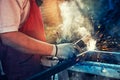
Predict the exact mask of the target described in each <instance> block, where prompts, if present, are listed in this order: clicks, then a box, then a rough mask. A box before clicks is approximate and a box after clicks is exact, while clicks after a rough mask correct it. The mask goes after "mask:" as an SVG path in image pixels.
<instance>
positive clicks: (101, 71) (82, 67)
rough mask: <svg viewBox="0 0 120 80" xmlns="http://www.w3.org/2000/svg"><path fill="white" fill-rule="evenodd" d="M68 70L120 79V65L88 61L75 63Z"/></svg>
mask: <svg viewBox="0 0 120 80" xmlns="http://www.w3.org/2000/svg"><path fill="white" fill-rule="evenodd" d="M68 70H70V71H74V72H83V73H90V74H95V75H99V76H105V77H109V78H116V79H120V65H114V64H107V63H100V62H99V63H98V62H90V61H88V62H80V63H77V64H76V65H74V66H72V67H70V68H69V69H68Z"/></svg>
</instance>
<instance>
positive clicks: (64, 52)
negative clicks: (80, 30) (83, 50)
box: [53, 43, 79, 59]
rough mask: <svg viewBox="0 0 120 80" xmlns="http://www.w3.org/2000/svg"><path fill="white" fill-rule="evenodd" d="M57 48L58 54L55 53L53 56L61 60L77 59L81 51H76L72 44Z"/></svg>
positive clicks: (61, 45) (59, 45)
mask: <svg viewBox="0 0 120 80" xmlns="http://www.w3.org/2000/svg"><path fill="white" fill-rule="evenodd" d="M55 46H56V47H55V48H56V52H54V53H53V54H54V56H56V57H58V58H59V59H69V58H73V57H76V55H77V54H78V53H79V51H78V50H76V49H75V47H74V45H73V44H72V43H63V44H58V45H55Z"/></svg>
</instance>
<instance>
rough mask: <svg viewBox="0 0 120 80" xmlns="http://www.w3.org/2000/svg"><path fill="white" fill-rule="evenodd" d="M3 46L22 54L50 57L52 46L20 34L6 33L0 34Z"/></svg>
mask: <svg viewBox="0 0 120 80" xmlns="http://www.w3.org/2000/svg"><path fill="white" fill-rule="evenodd" d="M0 35H1V38H2V41H3V44H5V45H7V46H10V47H13V48H14V49H16V50H19V51H21V52H24V53H32V54H41V55H45V56H50V55H52V54H51V53H52V50H53V45H52V44H49V43H46V42H42V41H39V40H36V39H34V38H31V37H29V36H27V35H25V34H23V33H21V32H17V31H16V32H8V33H2V34H0Z"/></svg>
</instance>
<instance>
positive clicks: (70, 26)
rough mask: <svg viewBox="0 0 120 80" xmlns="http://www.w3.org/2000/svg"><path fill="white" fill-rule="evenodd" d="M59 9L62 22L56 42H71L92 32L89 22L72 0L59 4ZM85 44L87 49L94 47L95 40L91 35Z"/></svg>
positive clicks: (82, 5) (81, 5) (79, 1)
mask: <svg viewBox="0 0 120 80" xmlns="http://www.w3.org/2000/svg"><path fill="white" fill-rule="evenodd" d="M76 1H78V3H79V5H80V7H81V8H83V7H84V4H83V3H82V2H81V0H76ZM60 10H61V16H62V19H63V24H62V25H61V33H60V34H61V37H59V39H58V40H57V43H61V42H62V41H63V40H65V41H68V42H73V41H76V40H78V39H81V38H82V37H84V36H86V35H91V32H93V28H92V25H91V22H90V21H89V19H88V17H85V16H84V15H83V13H82V12H81V11H80V10H79V7H78V6H77V4H76V3H75V1H74V0H71V1H65V2H63V3H62V4H60ZM87 45H88V46H89V47H88V48H89V49H91V48H95V40H93V39H92V37H91V39H90V41H89V42H88V43H87ZM93 45H94V47H93Z"/></svg>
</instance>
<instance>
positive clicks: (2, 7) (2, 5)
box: [0, 0, 20, 33]
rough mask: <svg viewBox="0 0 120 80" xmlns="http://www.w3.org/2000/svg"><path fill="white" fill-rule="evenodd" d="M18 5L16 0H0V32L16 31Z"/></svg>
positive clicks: (18, 12)
mask: <svg viewBox="0 0 120 80" xmlns="http://www.w3.org/2000/svg"><path fill="white" fill-rule="evenodd" d="M19 25H20V6H19V4H18V3H17V0H0V33H5V32H12V31H18V28H19Z"/></svg>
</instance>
